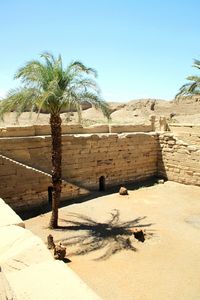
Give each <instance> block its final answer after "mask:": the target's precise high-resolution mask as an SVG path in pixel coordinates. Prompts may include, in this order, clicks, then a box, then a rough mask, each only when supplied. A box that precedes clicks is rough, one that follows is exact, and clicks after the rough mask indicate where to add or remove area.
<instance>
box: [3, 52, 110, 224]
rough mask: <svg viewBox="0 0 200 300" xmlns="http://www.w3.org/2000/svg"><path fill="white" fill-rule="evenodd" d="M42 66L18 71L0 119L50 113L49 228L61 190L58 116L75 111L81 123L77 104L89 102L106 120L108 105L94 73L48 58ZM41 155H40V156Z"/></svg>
mask: <svg viewBox="0 0 200 300" xmlns="http://www.w3.org/2000/svg"><path fill="white" fill-rule="evenodd" d="M41 58H42V62H40V61H38V60H32V61H30V62H28V63H26V64H25V65H24V66H23V67H22V68H20V69H19V70H18V71H17V73H16V75H15V78H16V79H21V81H22V87H21V88H18V89H14V90H11V91H10V92H9V94H8V95H7V97H6V99H4V100H2V101H1V103H0V116H1V117H3V115H4V114H5V113H7V112H10V111H17V115H18V116H19V115H20V114H21V113H22V112H23V111H24V110H25V109H28V110H29V111H33V110H37V111H38V113H39V112H40V111H41V110H45V111H47V112H48V113H50V126H51V135H52V186H53V200H52V216H51V220H50V227H51V228H56V227H57V226H58V207H59V202H60V197H61V187H62V179H61V178H62V165H61V162H62V147H61V145H62V135H61V123H62V120H61V117H60V113H61V111H62V110H64V109H70V108H76V110H77V112H78V114H79V120H81V103H82V102H84V101H88V102H90V103H91V104H92V105H94V107H95V108H97V109H100V110H101V111H102V112H103V114H104V115H105V116H106V117H107V118H109V114H110V112H109V108H108V104H107V103H106V102H105V101H103V100H102V99H101V97H100V91H99V88H98V86H97V84H96V81H95V80H94V79H93V78H94V77H96V71H95V70H94V69H92V68H87V67H86V66H85V65H84V64H82V63H81V62H80V61H74V62H72V63H71V64H70V65H69V66H68V67H67V68H66V69H65V68H64V67H63V63H62V58H61V56H60V55H59V56H58V58H55V57H54V56H53V55H52V54H49V53H44V54H42V55H41ZM41 155H42V154H41Z"/></svg>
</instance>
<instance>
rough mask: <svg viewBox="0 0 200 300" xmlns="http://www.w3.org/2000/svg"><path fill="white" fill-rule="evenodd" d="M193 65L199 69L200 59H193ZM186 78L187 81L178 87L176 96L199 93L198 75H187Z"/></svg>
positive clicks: (199, 79) (199, 78) (199, 82)
mask: <svg viewBox="0 0 200 300" xmlns="http://www.w3.org/2000/svg"><path fill="white" fill-rule="evenodd" d="M193 67H194V68H196V69H198V70H200V60H197V59H195V60H194V64H193ZM186 79H187V80H189V82H188V83H186V84H184V85H183V86H182V87H181V88H180V90H179V92H178V94H177V95H176V98H178V97H180V96H193V95H200V76H189V77H187V78H186Z"/></svg>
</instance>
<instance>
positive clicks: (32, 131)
mask: <svg viewBox="0 0 200 300" xmlns="http://www.w3.org/2000/svg"><path fill="white" fill-rule="evenodd" d="M153 128H154V125H153V123H150V122H149V125H145V124H141V125H135V124H133V125H132V124H128V125H115V124H112V125H106V124H105V125H92V126H90V127H83V126H81V125H78V124H77V125H76V124H75V125H65V124H64V125H62V133H63V134H70V133H71V134H87V133H88V134H92V133H122V132H138V131H140V132H151V131H154V130H153ZM50 134H51V130H50V126H49V125H32V126H11V127H0V137H22V136H24V137H25V136H26V137H29V136H43V135H50Z"/></svg>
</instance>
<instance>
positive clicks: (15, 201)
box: [0, 155, 88, 211]
mask: <svg viewBox="0 0 200 300" xmlns="http://www.w3.org/2000/svg"><path fill="white" fill-rule="evenodd" d="M50 186H51V175H50V174H47V173H44V172H41V171H39V170H37V169H34V168H31V167H28V166H26V165H24V164H21V163H19V162H16V161H14V160H12V159H9V158H7V157H5V156H3V155H0V195H1V197H3V198H4V199H5V201H6V202H7V203H8V204H9V205H10V206H11V207H12V208H13V209H15V210H16V211H23V210H27V209H30V208H33V207H38V206H41V205H44V204H47V203H48V187H50ZM62 186H63V190H62V199H61V200H66V199H68V198H73V197H78V196H80V195H83V194H87V193H88V191H87V190H85V189H81V188H80V187H78V186H75V185H73V184H70V183H68V182H65V181H63V183H62Z"/></svg>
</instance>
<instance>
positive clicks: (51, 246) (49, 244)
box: [47, 234, 55, 249]
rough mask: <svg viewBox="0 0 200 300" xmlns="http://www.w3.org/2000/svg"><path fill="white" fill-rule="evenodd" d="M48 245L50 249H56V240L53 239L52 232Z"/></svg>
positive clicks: (48, 237)
mask: <svg viewBox="0 0 200 300" xmlns="http://www.w3.org/2000/svg"><path fill="white" fill-rule="evenodd" d="M47 247H48V249H54V248H55V244H54V241H53V236H52V235H51V234H49V235H48V236H47Z"/></svg>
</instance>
